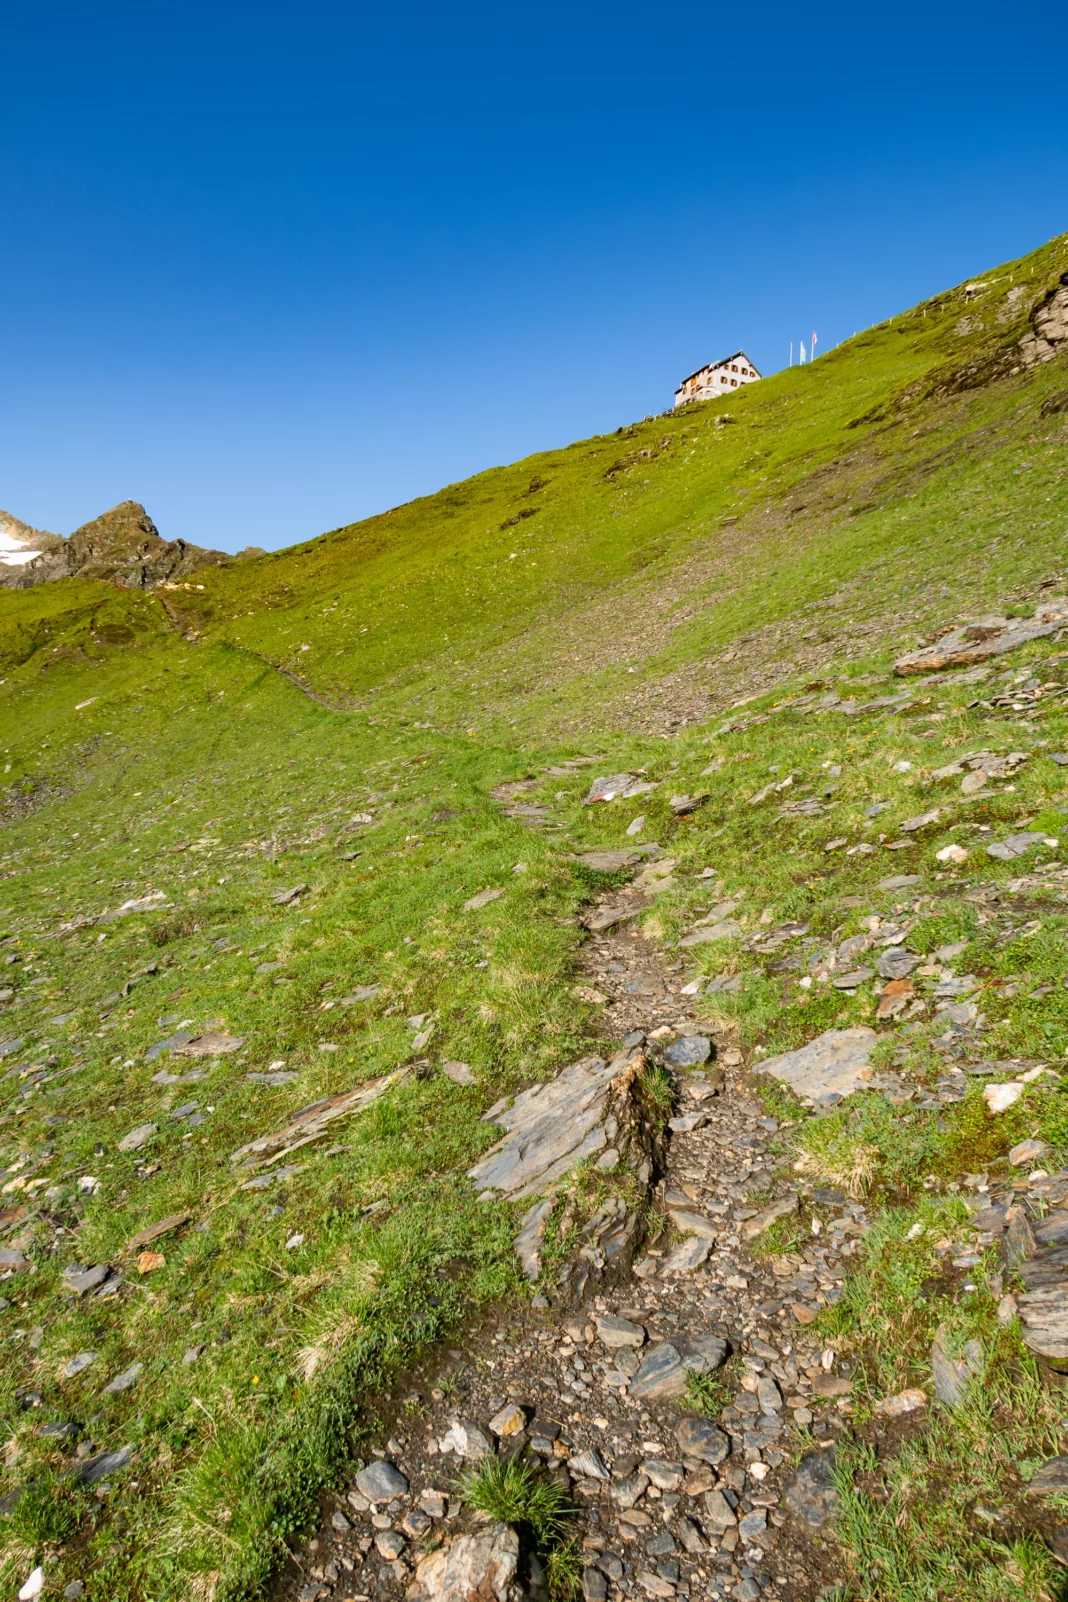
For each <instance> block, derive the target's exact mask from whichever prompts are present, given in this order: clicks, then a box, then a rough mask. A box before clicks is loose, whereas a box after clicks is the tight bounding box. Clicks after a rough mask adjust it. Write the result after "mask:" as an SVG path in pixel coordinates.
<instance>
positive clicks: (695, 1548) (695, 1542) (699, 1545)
mask: <svg viewBox="0 0 1068 1602" xmlns="http://www.w3.org/2000/svg"><path fill="white" fill-rule="evenodd" d="M678 1531H679V1540H680V1541H681V1542H682V1545H683V1550H684V1551H686V1552H688V1553H689V1554H690V1556H691V1557H700V1556H701V1554H702V1553H703V1552H707V1551H708V1545H707V1543H706V1542H705V1541H704V1539H703V1538H702V1536H701V1532H700V1530H699V1529H698V1528H697V1525H696V1524H695V1523H694V1521H693V1519H687V1518H681V1519H680V1520H679V1523H678Z"/></svg>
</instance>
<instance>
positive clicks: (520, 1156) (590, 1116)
mask: <svg viewBox="0 0 1068 1602" xmlns="http://www.w3.org/2000/svg"><path fill="white" fill-rule="evenodd" d="M628 1061H629V1058H628V1056H627V1055H626V1054H621V1055H619V1056H617V1057H614V1058H613V1059H612V1061H611V1062H609V1063H606V1062H604V1061H603V1059H602V1058H600V1057H584V1058H582V1059H581V1061H579V1062H576V1063H573V1064H572V1065H571V1066H570V1067H569V1068H565V1069H564V1070H563V1072H562V1073H560V1074H558V1075H557V1077H556V1078H555V1079H553V1080H550V1081H549V1083H548V1084H543V1085H534V1086H532V1088H531V1089H530V1090H525V1091H523V1093H522V1095H519V1096H517V1097H516V1098H515V1100H514V1101H513V1103H512V1105H511V1107H509V1108H507V1109H503V1108H502V1109H499V1110H497V1111H496V1112H495V1114H494V1121H495V1122H496V1123H497V1124H499V1125H500V1126H501V1127H502V1128H503V1129H504V1130H505V1135H504V1138H503V1139H502V1140H500V1141H498V1143H497V1145H496V1146H493V1147H491V1149H490V1150H489V1151H488V1152H487V1153H486V1155H485V1156H484V1157H483V1158H482V1159H481V1160H480V1161H479V1162H477V1163H476V1164H475V1166H474V1167H473V1168H471V1169H469V1170H468V1177H469V1178H471V1179H473V1180H474V1181H475V1182H476V1183H477V1184H480V1185H483V1186H485V1187H486V1188H488V1189H492V1190H501V1191H503V1192H504V1193H505V1194H506V1195H508V1196H512V1197H515V1198H517V1199H520V1200H522V1199H523V1198H525V1197H528V1196H529V1197H531V1198H533V1197H534V1196H536V1195H539V1194H544V1193H545V1192H546V1191H548V1190H550V1189H551V1188H552V1187H553V1186H554V1185H555V1184H556V1182H557V1180H559V1179H561V1178H563V1176H564V1175H565V1174H566V1173H568V1172H570V1170H571V1169H572V1168H573V1167H574V1166H575V1165H576V1164H577V1163H580V1162H582V1161H584V1160H585V1158H587V1157H592V1156H595V1155H596V1154H597V1153H598V1152H601V1151H603V1150H604V1149H605V1148H606V1147H607V1146H608V1144H609V1141H608V1137H607V1135H606V1133H605V1128H604V1123H603V1117H604V1112H605V1101H606V1098H607V1096H608V1094H609V1091H610V1089H611V1087H612V1085H613V1082H614V1080H615V1079H616V1078H617V1076H619V1075H620V1074H622V1073H624V1072H625V1070H626V1067H627V1063H628Z"/></svg>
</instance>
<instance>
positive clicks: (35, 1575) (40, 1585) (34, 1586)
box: [19, 1568, 45, 1602]
mask: <svg viewBox="0 0 1068 1602" xmlns="http://www.w3.org/2000/svg"><path fill="white" fill-rule="evenodd" d="M44 1588H45V1572H44V1569H42V1568H36V1569H34V1570H33V1571H32V1573H31V1574H30V1577H29V1579H28V1580H27V1581H26V1583H25V1584H24V1585H23V1586H22V1588H21V1590H20V1591H19V1602H33V1599H34V1598H35V1597H38V1596H40V1594H41V1592H42V1591H43V1590H44Z"/></svg>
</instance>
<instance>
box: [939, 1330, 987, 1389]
mask: <svg viewBox="0 0 1068 1602" xmlns="http://www.w3.org/2000/svg"><path fill="white" fill-rule="evenodd" d="M947 1336H948V1332H947V1330H946V1326H945V1325H944V1324H940V1325H939V1326H938V1329H937V1330H936V1331H935V1337H934V1341H933V1342H932V1344H931V1378H932V1381H933V1383H934V1392H935V1395H936V1396H937V1397H938V1400H939V1401H940V1402H943V1403H944V1404H945V1406H946V1407H958V1406H959V1405H960V1403H961V1402H962V1401H963V1399H964V1393H965V1390H966V1389H967V1386H968V1385H969V1383H970V1382H971V1381H972V1380H975V1379H979V1378H980V1377H981V1375H982V1373H983V1370H984V1367H985V1364H984V1361H983V1348H982V1346H981V1344H980V1343H979V1341H975V1340H972V1341H968V1342H967V1344H966V1345H965V1348H964V1356H963V1357H951V1356H950V1353H949V1347H948V1344H947Z"/></svg>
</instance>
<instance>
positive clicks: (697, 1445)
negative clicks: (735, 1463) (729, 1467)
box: [676, 1418, 731, 1468]
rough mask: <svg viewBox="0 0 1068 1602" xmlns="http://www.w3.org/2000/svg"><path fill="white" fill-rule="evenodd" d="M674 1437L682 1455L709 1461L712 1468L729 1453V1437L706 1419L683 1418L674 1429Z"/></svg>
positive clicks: (702, 1461) (699, 1460) (723, 1460)
mask: <svg viewBox="0 0 1068 1602" xmlns="http://www.w3.org/2000/svg"><path fill="white" fill-rule="evenodd" d="M676 1438H677V1440H678V1443H679V1451H680V1452H681V1453H682V1455H683V1457H693V1458H696V1459H697V1461H698V1462H699V1463H710V1464H711V1465H712V1467H713V1468H718V1467H719V1465H720V1464H721V1463H723V1462H725V1461H726V1459H727V1457H728V1456H729V1455H730V1449H731V1443H730V1439H729V1437H728V1436H726V1435H724V1433H723V1431H722V1430H721V1429H717V1428H716V1426H715V1424H710V1423H709V1422H708V1421H707V1419H703V1418H684V1419H683V1421H682V1423H681V1424H680V1425H679V1427H678V1430H677V1431H676Z"/></svg>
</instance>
